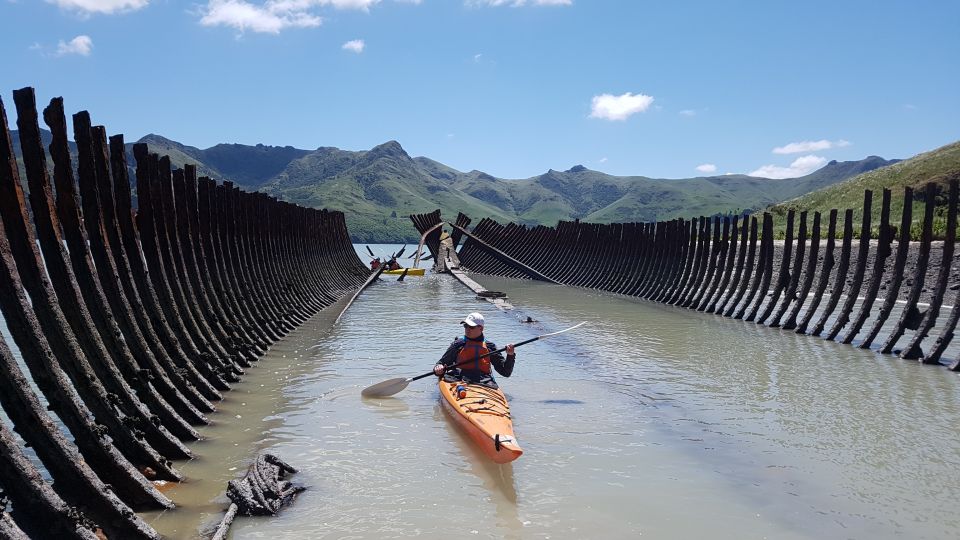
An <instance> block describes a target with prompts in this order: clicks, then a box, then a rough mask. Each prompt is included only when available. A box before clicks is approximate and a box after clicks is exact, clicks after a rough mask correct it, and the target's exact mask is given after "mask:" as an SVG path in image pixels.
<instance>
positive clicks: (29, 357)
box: [0, 100, 172, 508]
mask: <svg viewBox="0 0 960 540" xmlns="http://www.w3.org/2000/svg"><path fill="white" fill-rule="evenodd" d="M0 119H2V124H3V133H2V136H3V139H2V140H0V214H2V219H0V310H2V312H3V316H4V319H5V320H6V324H7V328H8V329H9V331H10V333H11V334H12V336H13V339H14V341H15V342H16V344H17V345H18V347H19V348H20V352H21V353H22V357H23V359H24V362H25V363H26V365H27V367H28V368H29V369H30V373H31V375H32V376H33V380H34V382H35V383H36V384H37V387H38V388H39V389H40V391H41V392H43V394H44V396H45V397H46V399H47V402H48V403H49V409H50V410H53V411H55V412H56V413H57V414H58V415H59V417H60V419H61V420H62V422H63V424H64V425H65V426H66V427H67V429H69V430H70V433H71V434H72V435H73V437H74V441H75V443H76V444H77V447H78V448H79V449H80V451H81V452H82V453H83V456H84V459H85V460H86V462H87V463H88V464H90V466H91V467H92V468H93V469H94V470H95V471H97V474H98V475H99V476H100V477H102V478H109V479H110V480H111V482H112V483H113V485H114V487H115V488H116V491H117V493H119V494H121V496H122V497H124V499H125V500H126V501H127V502H128V503H129V504H131V505H136V506H137V507H144V508H149V507H153V508H169V507H171V506H172V503H171V502H170V501H169V499H167V498H166V497H164V496H163V495H161V494H160V493H159V492H158V491H157V490H156V489H155V488H154V487H153V486H152V485H151V484H150V483H149V482H148V481H147V480H146V479H145V478H144V477H143V475H142V474H140V472H139V471H137V470H136V469H135V468H134V467H133V465H131V464H130V462H129V461H127V458H126V457H124V456H123V455H122V454H121V453H120V452H119V451H118V449H117V447H115V446H114V445H112V444H111V440H110V437H109V436H107V435H106V432H105V430H104V428H103V426H98V425H97V424H95V423H94V419H93V416H92V414H91V411H90V409H88V408H87V405H85V404H84V403H83V402H81V401H80V398H79V397H78V393H79V392H83V393H84V394H86V395H87V396H88V397H89V395H90V394H91V393H93V394H94V395H95V396H97V397H99V398H100V399H101V400H102V403H101V404H100V405H105V406H106V407H107V408H109V407H110V403H109V401H108V398H107V395H106V392H105V391H103V387H102V386H100V384H99V381H98V380H97V377H96V375H94V373H93V370H92V368H90V366H89V364H86V359H85V358H84V357H83V353H82V351H80V348H79V346H78V345H77V343H76V340H75V338H74V336H73V334H72V333H71V332H70V330H69V326H68V325H67V323H66V321H64V320H63V313H62V312H60V311H59V309H58V308H57V305H56V296H55V294H54V292H53V289H52V287H51V286H50V283H49V282H48V281H47V280H46V271H45V269H44V268H43V265H42V264H41V263H40V255H39V253H38V252H37V251H36V241H35V239H34V238H33V233H32V229H30V228H29V227H28V225H27V217H26V208H25V206H24V199H23V191H22V189H21V183H20V174H19V171H18V169H17V164H16V161H15V159H14V156H13V144H12V141H11V139H10V131H9V129H8V127H7V126H8V124H7V113H6V108H5V107H4V106H3V101H2V100H0ZM32 146H33V145H28V146H27V148H24V149H23V150H24V152H25V154H24V165H25V167H26V170H27V173H28V175H29V174H38V171H36V170H35V169H36V168H37V166H39V168H40V171H39V173H40V174H46V163H45V160H43V158H42V156H40V159H39V160H38V159H37V156H29V155H28V154H30V153H31V151H32V150H31V147H32ZM20 267H23V269H24V270H25V271H27V272H31V274H30V275H24V274H23V273H21V271H20ZM25 291H29V292H31V295H30V296H31V298H30V299H29V300H28V299H27V296H26V292H25ZM51 346H53V347H55V348H53V349H52V348H51ZM54 351H59V352H60V353H61V354H59V355H56V356H55V355H54ZM81 361H82V363H81ZM64 369H71V370H72V371H78V370H80V371H82V373H83V375H84V377H85V381H86V383H88V384H84V385H83V386H82V387H80V388H76V387H74V386H73V384H72V383H71V381H70V379H69V378H68V377H67V373H65V372H64ZM18 373H19V368H17V370H16V372H10V373H9V374H7V376H5V377H0V379H3V383H4V384H7V383H9V382H11V380H12V379H10V377H12V376H13V375H15V374H18ZM21 384H22V386H23V387H22V388H9V387H8V388H6V389H4V392H0V394H3V396H2V398H3V399H7V397H9V398H10V401H9V402H6V403H5V404H4V410H5V411H6V412H7V413H8V415H10V417H11V420H12V421H13V422H14V424H15V425H16V430H17V432H18V433H20V434H21V435H22V436H23V437H24V439H25V440H26V441H27V443H28V444H31V445H32V446H34V448H35V449H36V450H37V453H38V455H40V456H41V459H42V460H43V461H44V464H45V466H46V467H48V470H50V472H51V474H53V470H52V469H55V468H59V465H60V464H58V463H48V460H47V459H44V457H43V455H42V454H40V451H41V448H39V447H38V445H41V446H45V445H46V444H50V443H51V441H49V439H48V440H47V441H46V442H45V441H44V440H41V439H39V438H38V437H40V436H44V437H49V434H46V435H41V431H44V430H45V429H46V428H49V429H53V427H52V424H50V420H49V419H48V418H46V417H45V415H43V417H42V418H44V419H41V417H38V416H36V415H33V416H32V418H31V421H33V422H36V423H37V424H38V425H37V426H33V425H25V424H24V423H23V420H24V419H26V418H27V417H28V416H26V415H30V414H33V411H31V409H32V408H33V404H31V403H29V401H31V400H32V401H33V403H35V400H34V399H33V395H32V394H30V393H29V390H28V389H29V386H28V385H26V384H25V383H22V381H21ZM15 386H16V385H15ZM71 388H73V389H74V390H76V392H74V391H71ZM6 394H9V396H7V395H6ZM14 398H15V399H14ZM37 407H39V405H37ZM38 410H39V409H38ZM110 413H111V414H105V415H103V416H104V418H103V419H102V422H103V425H105V426H107V427H108V428H109V427H113V428H116V426H117V424H118V423H119V422H118V420H119V419H118V418H116V417H115V416H114V415H113V414H112V413H113V411H110ZM98 420H99V419H98ZM39 424H43V426H42V427H43V428H44V430H36V431H35V430H33V428H34V427H41V426H40V425H39ZM121 425H122V424H121ZM124 434H127V435H129V433H128V432H127V431H126V430H124V431H123V432H122V433H118V435H119V436H123V435H124ZM28 437H29V438H28ZM47 450H49V449H48V448H44V449H43V451H44V452H46V451H47ZM64 455H69V454H63V453H60V454H59V456H58V457H59V458H61V459H62V457H63V456H64ZM52 456H53V454H49V453H48V454H47V458H50V457H52ZM63 470H64V469H59V471H63ZM75 470H76V469H75V468H74V471H75ZM54 477H55V478H59V479H60V480H61V481H63V482H65V483H67V484H70V483H71V482H73V481H74V480H75V479H74V478H70V477H69V476H62V475H61V476H59V477H58V476H57V475H56V474H54ZM85 487H86V486H85Z"/></svg>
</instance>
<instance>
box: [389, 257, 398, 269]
mask: <svg viewBox="0 0 960 540" xmlns="http://www.w3.org/2000/svg"><path fill="white" fill-rule="evenodd" d="M399 269H400V263H398V262H397V259H390V262H388V263H387V270H399Z"/></svg>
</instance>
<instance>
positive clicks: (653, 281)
mask: <svg viewBox="0 0 960 540" xmlns="http://www.w3.org/2000/svg"><path fill="white" fill-rule="evenodd" d="M670 225H671V224H670V222H658V223H657V224H656V232H655V233H654V246H655V251H654V256H653V261H652V262H653V266H652V268H651V270H650V274H649V277H648V279H646V280H645V281H644V284H643V286H642V287H641V288H640V289H639V290H638V291H637V293H636V295H635V296H639V297H641V298H649V297H650V295H651V294H652V292H653V291H654V290H656V287H657V286H658V285H659V284H660V279H661V277H662V276H663V272H664V268H666V267H667V265H668V264H669V257H670V255H669V254H670V251H671V249H672V248H673V246H672V245H671V244H670V239H671V233H672V229H671V226H670Z"/></svg>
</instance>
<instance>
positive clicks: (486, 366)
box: [433, 313, 517, 388]
mask: <svg viewBox="0 0 960 540" xmlns="http://www.w3.org/2000/svg"><path fill="white" fill-rule="evenodd" d="M483 323H484V320H483V315H481V314H480V313H471V314H469V315H467V316H466V317H464V319H463V320H462V321H460V324H462V325H463V333H464V335H463V336H462V337H458V338H457V339H455V340H453V343H451V344H450V347H449V348H448V349H447V352H445V353H443V358H441V359H440V361H438V362H437V365H435V366H433V373H434V374H435V375H436V376H437V377H443V378H444V379H445V380H447V381H450V382H455V381H466V382H469V383H473V384H482V385H484V386H487V387H489V388H498V386H497V381H495V380H494V379H493V369H496V370H497V373H499V374H501V375H503V376H504V377H509V376H510V374H511V373H513V364H514V362H516V359H517V355H516V353H515V352H514V351H513V343H511V344H509V345H507V347H506V348H507V357H506V358H504V357H503V354H501V353H495V354H491V355H490V356H488V357H486V358H480V359H479V360H476V361H475V362H470V363H468V364H466V365H465V366H461V367H459V368H453V369H449V370H448V367H450V366H453V365H454V364H458V363H460V362H464V361H467V360H471V359H477V358H478V357H480V356H483V355H484V354H487V353H488V352H492V351H495V350H497V346H496V345H495V344H494V343H493V342H492V341H488V340H487V339H486V338H484V336H483ZM491 367H492V368H493V369H491Z"/></svg>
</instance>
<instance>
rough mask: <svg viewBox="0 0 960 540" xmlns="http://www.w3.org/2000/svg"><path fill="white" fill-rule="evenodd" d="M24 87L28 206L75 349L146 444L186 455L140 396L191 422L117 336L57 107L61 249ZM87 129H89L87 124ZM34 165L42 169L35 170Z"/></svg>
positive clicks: (20, 105) (84, 151)
mask: <svg viewBox="0 0 960 540" xmlns="http://www.w3.org/2000/svg"><path fill="white" fill-rule="evenodd" d="M26 90H29V92H26V93H21V92H18V93H17V94H16V95H15V99H16V100H17V109H18V112H19V116H20V119H19V121H18V123H19V124H20V125H21V126H22V129H21V131H20V136H21V141H22V147H24V148H27V147H29V148H28V149H27V150H25V152H24V157H25V160H26V159H27V156H28V155H29V159H31V160H38V161H37V162H36V163H35V164H34V165H33V168H34V171H35V172H37V173H38V174H32V175H30V176H29V177H28V182H29V183H30V199H31V206H32V209H33V215H34V222H35V224H36V230H37V238H38V239H39V240H40V246H41V249H42V250H43V254H44V258H45V263H46V267H47V272H48V274H49V275H50V278H51V283H52V285H53V287H54V290H55V291H56V292H57V297H58V299H59V304H60V307H61V309H62V310H63V311H64V315H65V316H66V318H67V321H68V323H69V324H70V326H71V329H72V330H73V332H74V333H75V335H76V336H77V339H78V342H79V344H80V346H81V349H82V350H83V351H84V354H86V355H87V358H88V359H89V360H90V364H91V367H92V368H93V369H94V371H95V372H96V373H97V376H98V377H99V378H100V381H101V382H102V383H103V384H104V386H105V387H106V390H107V391H108V392H110V393H112V395H114V396H115V397H116V399H117V402H118V403H120V404H121V405H122V406H123V408H124V410H125V411H127V412H128V413H129V414H130V415H131V417H130V419H129V420H130V422H131V423H132V424H134V425H135V426H136V428H137V429H139V430H141V431H143V432H144V433H145V434H147V435H148V440H149V442H150V444H151V445H153V446H154V447H155V448H156V449H157V450H159V451H160V452H161V453H163V454H164V455H165V456H166V457H168V458H175V459H178V458H182V457H187V456H189V455H190V453H189V451H188V450H187V449H186V447H184V446H182V444H180V442H179V441H178V440H176V439H175V438H174V437H173V436H172V435H171V434H170V433H169V432H167V431H166V430H165V429H163V428H162V427H161V426H156V425H154V423H153V420H154V418H155V417H153V414H152V413H151V411H149V410H147V409H146V407H144V403H142V402H141V400H143V402H145V403H147V404H148V405H149V406H150V407H151V409H153V408H156V409H157V410H155V411H154V412H156V413H161V412H162V413H164V416H163V418H164V419H167V420H170V422H171V426H173V427H174V429H176V428H177V427H178V426H175V425H174V424H179V425H182V426H185V429H183V430H179V431H180V432H181V433H190V432H192V428H190V427H189V425H186V423H185V422H184V421H183V420H182V419H181V418H180V417H179V416H178V415H177V414H175V413H174V412H173V411H172V410H164V409H165V408H166V409H168V408H169V407H168V405H167V404H166V402H165V401H164V400H163V399H162V398H160V396H159V395H157V394H156V391H155V389H154V388H153V387H152V386H151V385H150V383H149V381H148V380H147V378H146V377H144V376H141V374H140V370H139V367H138V366H137V365H136V360H135V359H134V357H133V355H132V353H131V352H130V350H129V349H128V348H127V344H126V341H125V340H124V338H123V337H122V335H121V334H120V328H119V327H118V326H117V324H116V322H115V321H116V317H115V316H114V314H113V313H111V310H110V307H109V306H108V301H107V299H106V298H105V297H104V291H103V290H101V289H100V285H99V283H98V281H97V275H98V274H97V270H96V268H95V267H94V266H93V262H92V261H91V260H90V253H89V252H88V244H87V237H86V234H85V230H84V224H83V222H82V221H81V219H80V216H79V212H78V211H77V209H76V193H75V190H74V185H73V171H72V167H71V164H70V154H69V150H68V148H67V142H66V141H67V137H66V127H65V122H64V118H63V114H62V109H61V114H60V119H61V128H60V129H59V130H58V131H57V132H56V133H54V143H53V144H52V145H51V154H52V156H53V161H54V176H55V178H56V179H57V184H58V189H57V191H58V195H59V197H60V198H61V199H63V200H64V201H65V202H68V203H69V204H71V205H72V206H70V209H72V211H73V215H72V216H67V220H66V221H64V222H63V226H64V230H65V231H66V233H67V242H68V245H69V246H70V253H69V254H68V253H67V250H66V248H65V247H64V242H63V240H64V239H63V237H62V236H61V221H60V217H59V216H58V214H57V211H56V210H55V205H54V201H53V197H52V193H51V192H52V190H51V185H50V183H49V179H48V177H47V175H46V172H47V171H46V168H45V167H44V166H43V165H42V164H45V163H46V157H45V156H44V152H43V147H42V143H41V142H40V126H39V123H38V119H37V113H36V109H35V108H34V103H35V101H34V95H33V92H32V89H26ZM86 131H87V132H89V123H88V124H87V126H86ZM81 145H82V148H79V151H80V152H81V155H82V156H83V157H84V158H86V160H85V161H87V162H85V163H84V166H83V167H82V168H81V172H83V173H84V174H85V175H87V176H89V174H90V173H91V172H92V171H90V163H89V160H90V159H91V158H92V155H91V149H90V146H89V145H90V137H89V135H88V136H87V137H86V138H85V139H82V140H78V147H79V146H81ZM37 169H40V170H39V171H37ZM68 199H69V200H68ZM63 206H64V205H61V207H63ZM94 223H96V220H91V224H94ZM71 263H72V266H71ZM114 284H116V282H114ZM121 371H122V373H121ZM131 385H132V386H133V388H131ZM135 391H136V392H135ZM184 452H186V455H184ZM161 465H163V464H162V463H161Z"/></svg>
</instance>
